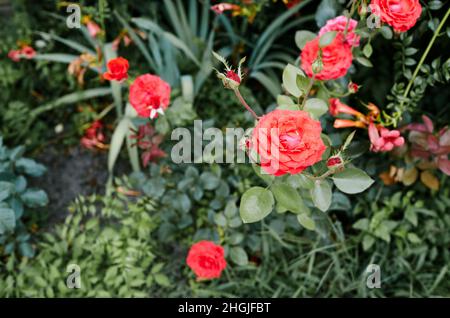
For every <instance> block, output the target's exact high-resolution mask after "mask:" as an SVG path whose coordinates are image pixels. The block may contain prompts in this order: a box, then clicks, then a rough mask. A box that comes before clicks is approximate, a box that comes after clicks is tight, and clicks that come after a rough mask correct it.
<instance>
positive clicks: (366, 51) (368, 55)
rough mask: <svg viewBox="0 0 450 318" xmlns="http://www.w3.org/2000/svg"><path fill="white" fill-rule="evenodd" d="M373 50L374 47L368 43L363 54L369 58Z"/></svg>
mask: <svg viewBox="0 0 450 318" xmlns="http://www.w3.org/2000/svg"><path fill="white" fill-rule="evenodd" d="M372 52H373V49H372V45H370V43H367V44H366V45H365V46H364V48H363V54H364V55H365V56H366V57H367V58H369V57H370V56H371V55H372Z"/></svg>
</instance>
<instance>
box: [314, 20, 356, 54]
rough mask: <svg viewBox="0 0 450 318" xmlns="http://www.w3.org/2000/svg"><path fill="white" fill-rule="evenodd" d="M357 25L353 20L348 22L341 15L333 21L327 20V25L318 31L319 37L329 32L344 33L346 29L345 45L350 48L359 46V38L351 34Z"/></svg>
mask: <svg viewBox="0 0 450 318" xmlns="http://www.w3.org/2000/svg"><path fill="white" fill-rule="evenodd" d="M347 23H348V26H347ZM357 25H358V21H356V20H353V19H350V20H348V18H347V17H346V16H343V15H341V16H338V17H336V18H334V19H330V20H328V21H327V23H326V24H325V25H324V26H323V27H322V28H321V29H320V31H319V36H321V35H324V34H325V33H327V32H330V31H337V32H340V33H344V32H345V29H346V28H347V35H346V36H345V41H346V43H347V44H348V45H350V46H359V40H360V36H359V35H357V34H356V33H354V32H353V31H355V29H356V26H357Z"/></svg>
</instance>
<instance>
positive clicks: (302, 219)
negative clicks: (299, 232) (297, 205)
mask: <svg viewBox="0 0 450 318" xmlns="http://www.w3.org/2000/svg"><path fill="white" fill-rule="evenodd" d="M297 220H298V223H300V225H301V226H303V227H304V228H305V229H307V230H310V231H314V230H315V229H316V223H315V222H314V220H313V219H312V218H311V217H309V216H308V215H306V214H299V215H297Z"/></svg>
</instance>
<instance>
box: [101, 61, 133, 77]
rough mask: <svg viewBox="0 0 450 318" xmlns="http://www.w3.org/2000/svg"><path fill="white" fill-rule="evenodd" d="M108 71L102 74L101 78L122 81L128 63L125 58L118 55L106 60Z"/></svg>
mask: <svg viewBox="0 0 450 318" xmlns="http://www.w3.org/2000/svg"><path fill="white" fill-rule="evenodd" d="M107 67H108V72H106V73H105V74H103V78H104V79H106V80H108V81H122V80H124V79H126V78H127V77H128V74H127V72H128V68H129V67H130V65H129V64H128V61H127V59H124V58H123V57H118V58H115V59H112V60H110V61H109V62H108V65H107Z"/></svg>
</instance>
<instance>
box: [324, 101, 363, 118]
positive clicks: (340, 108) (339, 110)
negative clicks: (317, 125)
mask: <svg viewBox="0 0 450 318" xmlns="http://www.w3.org/2000/svg"><path fill="white" fill-rule="evenodd" d="M329 103H330V109H329V111H330V114H331V115H332V116H337V115H339V114H348V115H353V116H356V117H358V118H364V115H363V114H362V113H360V112H359V111H357V110H356V109H353V108H352V107H350V106H348V105H346V104H344V103H342V102H341V101H340V100H339V98H330V99H329Z"/></svg>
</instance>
